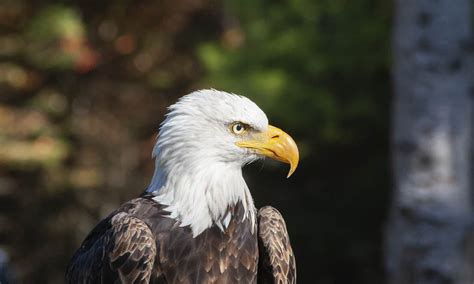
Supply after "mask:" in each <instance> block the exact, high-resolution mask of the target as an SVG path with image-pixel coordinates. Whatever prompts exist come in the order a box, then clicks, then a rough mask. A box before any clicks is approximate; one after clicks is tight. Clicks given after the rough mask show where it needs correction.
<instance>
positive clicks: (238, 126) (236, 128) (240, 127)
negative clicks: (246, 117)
mask: <svg viewBox="0 0 474 284" xmlns="http://www.w3.org/2000/svg"><path fill="white" fill-rule="evenodd" d="M242 128H243V127H242V125H240V124H237V125H236V126H235V130H237V131H241V130H242Z"/></svg>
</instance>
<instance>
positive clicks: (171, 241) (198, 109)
mask: <svg viewBox="0 0 474 284" xmlns="http://www.w3.org/2000/svg"><path fill="white" fill-rule="evenodd" d="M158 137H159V138H158V140H157V143H156V145H155V147H154V149H153V157H154V158H155V172H154V175H153V178H152V180H151V183H150V185H149V187H148V188H147V190H146V191H145V193H144V194H142V195H141V196H140V197H138V198H136V199H133V200H131V201H129V202H126V203H125V204H123V205H122V206H120V208H118V209H117V210H116V211H114V212H112V213H111V214H110V215H109V216H108V217H107V218H105V219H104V220H102V221H101V222H100V223H99V224H98V225H97V226H96V227H95V228H94V229H93V230H92V231H91V232H90V233H89V235H88V236H87V237H86V239H85V240H84V241H83V243H82V245H81V247H80V248H79V249H78V250H77V251H76V253H75V254H74V256H73V257H72V259H71V261H70V263H69V265H68V268H67V272H66V280H67V282H68V283H295V282H296V266H295V257H294V254H293V251H292V249H291V245H290V240H289V237H288V232H287V229H286V225H285V222H284V220H283V217H282V216H281V214H280V213H279V212H278V211H277V210H276V209H274V208H272V207H269V206H267V207H264V208H261V209H260V210H259V211H258V212H257V210H256V209H255V206H254V202H253V199H252V195H251V194H250V191H249V188H248V186H247V184H246V183H245V181H244V178H243V177H242V167H243V166H244V165H246V164H248V163H250V162H252V161H255V160H257V159H259V158H261V157H265V156H266V157H270V158H273V159H276V160H278V161H282V162H285V163H289V164H290V171H289V174H288V176H290V175H291V174H292V173H293V172H294V170H295V169H296V167H297V164H298V160H299V153H298V148H297V146H296V143H295V142H294V140H293V139H292V138H291V137H290V136H289V135H288V134H286V133H285V132H283V131H282V130H280V129H278V128H276V127H274V126H271V125H269V124H268V119H267V117H266V115H265V113H264V112H263V111H262V110H261V109H260V108H259V107H258V106H257V105H256V104H255V103H253V102H252V101H251V100H249V99H248V98H246V97H243V96H238V95H235V94H230V93H226V92H222V91H217V90H213V89H212V90H201V91H196V92H193V93H191V94H189V95H186V96H184V97H182V98H181V99H179V101H178V102H177V103H175V104H174V105H172V106H171V107H169V112H168V114H167V116H166V119H165V120H164V122H163V123H162V124H161V127H160V131H159V136H158Z"/></svg>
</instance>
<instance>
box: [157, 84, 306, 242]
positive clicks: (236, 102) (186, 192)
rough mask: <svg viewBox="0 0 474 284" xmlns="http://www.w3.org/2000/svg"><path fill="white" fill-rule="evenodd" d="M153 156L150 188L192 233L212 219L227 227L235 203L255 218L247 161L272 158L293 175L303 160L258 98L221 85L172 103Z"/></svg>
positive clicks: (205, 225)
mask: <svg viewBox="0 0 474 284" xmlns="http://www.w3.org/2000/svg"><path fill="white" fill-rule="evenodd" d="M153 155H154V157H155V158H156V169H155V174H154V176H153V180H152V182H151V184H150V187H149V189H148V191H149V192H152V193H153V194H154V195H155V196H156V197H155V198H154V199H155V200H156V201H158V202H160V203H162V204H165V205H167V210H169V211H170V212H171V213H172V214H171V217H173V218H176V219H178V220H179V221H180V222H181V225H182V226H190V227H191V229H192V230H193V233H194V235H198V234H199V233H201V232H202V231H203V230H204V229H206V228H209V227H210V226H213V225H214V224H215V225H217V226H219V227H220V228H221V229H223V230H224V229H225V227H226V226H227V224H228V220H229V218H230V216H228V214H227V211H228V208H229V207H230V206H233V205H235V204H236V203H237V202H242V204H243V206H244V207H245V208H246V210H247V212H248V215H247V216H248V217H249V218H254V211H255V207H254V205H253V200H252V197H251V195H250V192H249V191H248V187H247V185H246V184H245V181H244V180H243V177H242V167H243V166H244V165H245V164H248V163H250V162H252V161H255V160H257V159H259V158H261V157H270V158H273V159H276V160H278V161H282V162H285V163H288V164H290V171H289V173H288V176H290V175H291V174H292V173H293V172H294V170H295V169H296V167H297V165H298V159H299V154H298V148H297V146H296V143H295V142H294V141H293V139H292V138H291V137H290V136H289V135H288V134H286V133H285V132H283V131H282V130H280V129H278V128H276V127H274V126H271V125H269V124H268V119H267V117H266V115H265V113H264V112H263V111H262V110H261V109H260V108H259V107H258V106H257V105H256V104H255V103H254V102H252V101H251V100H249V99H248V98H246V97H242V96H238V95H234V94H229V93H226V92H221V91H217V90H201V91H196V92H193V93H191V94H189V95H186V96H184V97H182V98H181V99H180V100H179V101H178V102H177V103H175V104H174V105H172V106H171V107H170V108H169V112H168V114H167V116H166V119H165V120H164V121H163V123H162V125H161V128H160V131H159V135H158V141H157V143H156V146H155V148H154V150H153Z"/></svg>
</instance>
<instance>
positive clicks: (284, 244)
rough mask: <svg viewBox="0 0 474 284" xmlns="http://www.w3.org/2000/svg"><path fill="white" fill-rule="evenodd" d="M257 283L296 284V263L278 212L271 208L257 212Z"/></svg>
mask: <svg viewBox="0 0 474 284" xmlns="http://www.w3.org/2000/svg"><path fill="white" fill-rule="evenodd" d="M258 243H259V255H260V259H259V263H258V277H257V280H258V283H282V284H283V283H296V262H295V256H294V254H293V250H292V248H291V244H290V238H289V236H288V231H287V229H286V224H285V220H284V219H283V216H281V214H280V212H278V210H276V209H275V208H273V207H271V206H265V207H263V208H261V209H260V210H259V211H258Z"/></svg>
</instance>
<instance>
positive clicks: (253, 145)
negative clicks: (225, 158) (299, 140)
mask: <svg viewBox="0 0 474 284" xmlns="http://www.w3.org/2000/svg"><path fill="white" fill-rule="evenodd" d="M253 138H255V139H252V140H248V141H239V142H236V143H235V144H236V145H237V146H239V147H242V148H249V149H254V150H256V151H257V152H258V153H259V154H261V155H264V156H267V157H270V158H272V159H275V160H277V161H280V162H284V163H287V164H290V171H289V172H288V176H287V177H290V176H291V175H292V174H293V173H294V172H295V170H296V167H297V166H298V161H299V157H300V155H299V152H298V147H297V146H296V143H295V141H294V140H293V138H291V136H290V135H288V134H286V133H285V132H284V131H283V130H281V129H279V128H277V127H274V126H271V125H269V126H268V130H267V131H266V132H264V133H261V134H258V135H256V136H254V137H253Z"/></svg>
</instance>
